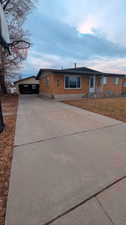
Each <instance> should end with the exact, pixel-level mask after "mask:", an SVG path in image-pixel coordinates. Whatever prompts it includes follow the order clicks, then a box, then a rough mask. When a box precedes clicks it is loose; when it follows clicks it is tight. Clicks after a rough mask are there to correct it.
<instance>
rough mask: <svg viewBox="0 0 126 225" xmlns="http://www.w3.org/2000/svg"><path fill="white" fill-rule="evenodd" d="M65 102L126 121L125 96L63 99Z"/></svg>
mask: <svg viewBox="0 0 126 225" xmlns="http://www.w3.org/2000/svg"><path fill="white" fill-rule="evenodd" d="M64 103H66V104H70V105H73V106H77V107H80V108H82V109H86V110H88V111H91V112H96V113H99V114H102V115H105V116H109V117H111V118H114V119H117V120H121V121H124V122H126V98H125V97H122V98H101V99H91V98H90V99H82V100H71V101H64Z"/></svg>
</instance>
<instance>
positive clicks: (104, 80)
mask: <svg viewBox="0 0 126 225" xmlns="http://www.w3.org/2000/svg"><path fill="white" fill-rule="evenodd" d="M106 84H107V77H102V78H101V85H106Z"/></svg>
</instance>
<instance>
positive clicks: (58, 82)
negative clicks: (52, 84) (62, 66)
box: [57, 80, 60, 88]
mask: <svg viewBox="0 0 126 225" xmlns="http://www.w3.org/2000/svg"><path fill="white" fill-rule="evenodd" d="M57 87H58V88H59V87H60V80H57Z"/></svg>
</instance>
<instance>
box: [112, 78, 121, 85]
mask: <svg viewBox="0 0 126 225" xmlns="http://www.w3.org/2000/svg"><path fill="white" fill-rule="evenodd" d="M117 79H118V82H117ZM113 84H114V85H116V86H118V85H119V84H120V77H113Z"/></svg>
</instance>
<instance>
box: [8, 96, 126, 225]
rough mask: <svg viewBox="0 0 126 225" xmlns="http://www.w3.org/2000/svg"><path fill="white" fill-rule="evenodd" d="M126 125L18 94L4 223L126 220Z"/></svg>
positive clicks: (72, 224)
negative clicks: (18, 100) (13, 148)
mask: <svg viewBox="0 0 126 225" xmlns="http://www.w3.org/2000/svg"><path fill="white" fill-rule="evenodd" d="M125 175H126V124H125V123H122V122H120V121H116V120H113V119H110V118H107V117H104V116H101V115H98V114H95V113H91V112H87V111H85V110H82V109H79V108H76V107H73V106H69V105H65V104H63V103H58V102H55V101H53V100H42V99H40V98H38V97H37V96H21V98H20V104H19V109H18V118H17V127H16V137H15V151H14V158H13V165H12V171H11V181H10V191H9V198H8V207H7V215H6V225H47V224H53V225H112V224H115V225H125V224H126V210H125V209H126V199H125V197H124V196H125V195H126V181H125Z"/></svg>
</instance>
